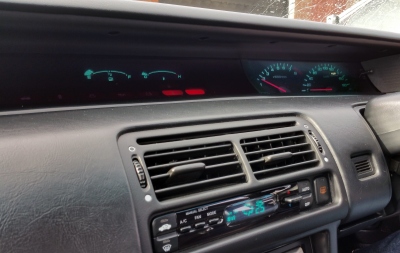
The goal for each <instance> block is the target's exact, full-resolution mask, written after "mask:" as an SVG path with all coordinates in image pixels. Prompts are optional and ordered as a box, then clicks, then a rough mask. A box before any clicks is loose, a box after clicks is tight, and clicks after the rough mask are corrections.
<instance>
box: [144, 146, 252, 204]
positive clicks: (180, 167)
mask: <svg viewBox="0 0 400 253" xmlns="http://www.w3.org/2000/svg"><path fill="white" fill-rule="evenodd" d="M144 160H145V163H146V166H147V170H148V172H149V175H150V179H151V182H152V184H153V187H154V191H155V193H156V195H157V198H158V199H159V200H164V199H168V198H173V197H177V196H181V195H187V194H191V193H195V192H201V191H206V190H209V189H213V188H219V187H223V186H227V185H231V184H238V183H244V182H246V177H245V174H244V173H243V170H242V167H241V164H240V163H239V161H238V159H237V156H236V153H235V152H234V150H233V145H232V143H230V142H220V143H214V144H207V145H200V146H190V147H183V148H176V149H168V150H159V151H156V152H147V153H146V154H145V155H144Z"/></svg>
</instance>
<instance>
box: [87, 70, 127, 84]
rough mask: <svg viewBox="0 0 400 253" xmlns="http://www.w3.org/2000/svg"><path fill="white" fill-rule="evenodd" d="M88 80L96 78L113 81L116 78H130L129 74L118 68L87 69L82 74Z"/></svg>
mask: <svg viewBox="0 0 400 253" xmlns="http://www.w3.org/2000/svg"><path fill="white" fill-rule="evenodd" d="M83 75H84V76H85V77H86V78H87V79H88V80H91V79H94V78H96V79H97V80H103V81H108V82H114V81H116V80H124V79H125V80H126V79H131V77H132V76H131V75H130V74H127V73H125V72H123V71H119V70H99V71H93V70H91V69H88V70H86V71H85V73H84V74H83Z"/></svg>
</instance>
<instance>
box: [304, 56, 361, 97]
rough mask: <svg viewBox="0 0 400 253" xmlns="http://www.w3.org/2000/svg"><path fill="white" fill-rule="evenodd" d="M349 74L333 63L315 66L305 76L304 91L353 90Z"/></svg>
mask: <svg viewBox="0 0 400 253" xmlns="http://www.w3.org/2000/svg"><path fill="white" fill-rule="evenodd" d="M352 90H353V85H351V83H350V81H349V79H348V78H347V76H346V75H345V74H344V73H343V71H342V70H341V69H339V68H337V67H336V66H335V65H333V64H329V63H322V64H318V65H317V66H315V67H313V68H312V69H311V70H310V71H308V72H307V73H306V75H305V76H304V78H303V83H302V90H301V91H302V92H346V91H352Z"/></svg>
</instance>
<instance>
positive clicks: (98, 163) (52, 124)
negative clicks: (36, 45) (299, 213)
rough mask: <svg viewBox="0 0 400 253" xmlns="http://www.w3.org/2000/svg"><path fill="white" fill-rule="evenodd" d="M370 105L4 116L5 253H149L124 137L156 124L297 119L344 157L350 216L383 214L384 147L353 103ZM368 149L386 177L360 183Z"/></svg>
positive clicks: (206, 104) (257, 104) (242, 105)
mask: <svg viewBox="0 0 400 253" xmlns="http://www.w3.org/2000/svg"><path fill="white" fill-rule="evenodd" d="M368 99H370V97H363V96H347V97H346V96H345V97H297V98H290V97H288V98H264V99H262V98H260V99H235V100H221V101H197V102H187V103H171V104H158V105H142V106H126V107H115V108H101V109H81V110H71V111H63V112H48V113H45V112H43V113H34V114H25V115H9V116H2V117H0V157H1V159H0V175H1V177H0V252H140V251H142V252H151V251H152V249H151V241H150V237H149V231H148V220H149V217H150V215H152V213H151V208H150V207H148V206H147V205H146V204H145V202H144V201H143V198H142V195H143V196H144V193H143V192H131V194H132V196H135V199H136V200H137V201H136V202H135V205H134V206H133V205H132V198H131V194H130V190H129V189H130V188H129V185H128V183H127V177H126V174H125V171H124V166H123V164H122V161H121V155H120V153H119V151H118V146H117V138H118V135H119V134H120V133H122V132H127V131H135V130H144V129H147V128H148V127H151V128H157V127H163V128H165V127H168V126H177V125H188V124H189V125H190V124H193V125H196V124H199V123H200V122H205V121H206V122H210V121H213V122H221V121H224V120H228V119H229V120H232V119H236V120H240V119H246V118H253V117H261V116H268V115H270V116H271V115H279V114H286V113H289V112H290V113H296V114H298V115H301V116H302V117H305V118H307V119H308V120H309V121H311V122H312V123H313V125H314V126H315V127H316V128H317V129H318V130H319V131H320V132H321V133H323V138H324V140H325V142H326V143H327V145H328V146H329V147H330V148H331V150H332V153H333V156H334V157H335V159H336V160H337V161H336V162H337V165H338V167H339V171H340V173H341V175H342V179H343V183H344V186H345V192H346V194H347V197H346V198H345V199H348V204H349V205H350V206H351V209H350V210H349V213H348V215H347V218H346V219H347V220H354V219H357V218H361V217H364V216H366V215H369V214H371V213H374V212H376V211H379V210H381V209H382V208H383V207H384V206H385V205H386V204H387V202H388V201H389V199H390V192H391V188H390V183H389V176H388V171H387V168H386V167H385V162H384V160H383V157H382V155H381V151H380V148H379V146H378V145H377V142H376V141H374V139H373V136H372V134H371V132H370V131H369V130H368V127H367V125H366V124H365V122H363V120H362V118H361V117H360V116H359V115H358V114H357V113H356V112H355V110H354V109H353V108H352V106H351V105H352V104H354V103H359V102H363V101H366V100H368ZM366 150H368V151H370V152H372V153H373V154H374V156H373V158H374V162H375V163H376V164H377V168H378V173H377V174H376V175H375V176H373V177H371V178H369V179H368V180H367V181H359V180H358V179H357V178H356V174H355V173H354V172H353V171H352V170H350V169H349V168H351V159H350V155H351V154H353V153H355V152H360V151H366ZM332 162H333V161H332ZM215 194H218V192H217V191H216V192H215ZM336 197H337V198H341V196H336ZM208 198H209V196H208V195H207V194H203V195H199V196H197V197H193V198H190V199H185V200H182V201H180V202H179V200H177V201H176V203H175V204H173V203H170V204H167V203H164V204H163V205H160V204H157V203H153V206H157V208H159V209H164V208H165V209H169V210H171V208H174V205H175V208H176V205H177V204H179V203H180V204H179V205H189V204H190V205H195V203H198V202H199V201H202V202H203V203H204V201H206V200H207V199H208ZM178 202H179V203H178ZM326 215H328V216H329V211H328V210H327V211H326V212H325V213H324V214H322V213H321V214H320V215H313V219H312V220H308V219H304V220H303V219H302V218H298V219H297V221H296V222H295V223H293V224H298V225H300V224H302V225H301V226H297V225H296V226H293V224H290V225H289V224H286V223H285V222H283V223H282V224H281V225H280V226H279V227H276V228H275V231H276V233H274V234H275V235H279V234H280V235H284V234H287V233H288V229H287V228H288V227H287V226H288V225H289V226H290V227H291V228H292V230H291V231H298V232H299V233H300V232H301V231H303V232H304V231H305V230H307V229H312V228H313V227H314V226H316V227H320V226H322V224H324V220H325V218H324V217H327V216H326ZM134 217H136V219H137V222H138V224H136V222H135V220H134ZM139 223H140V224H139ZM325 224H326V223H325ZM294 227H296V230H293V228H294ZM263 229H268V227H266V228H263ZM263 235H264V236H266V238H264V239H263V240H267V241H268V240H272V241H276V240H278V238H276V236H275V237H274V236H272V234H271V233H265V234H264V233H263ZM248 236H251V233H250V231H249V233H242V234H241V236H240V238H241V239H240V240H239V239H237V240H233V241H232V240H227V242H228V241H229V242H231V243H232V245H231V246H230V247H238V248H240V249H243V250H244V249H245V248H243V247H244V246H245V245H248V243H246V244H243V242H244V241H248V240H249V238H248ZM271 236H272V237H271ZM238 238H239V237H238ZM257 238H258V237H257ZM253 239H255V238H253ZM224 241H225V240H223V241H221V242H219V243H218V245H219V247H211V246H209V247H208V248H207V247H205V248H202V250H199V251H198V252H204V251H208V252H218V251H219V252H220V250H223V249H224V248H225V247H226V246H227V245H224V244H223V242H224ZM256 246H257V245H256V244H254V247H256ZM246 247H247V246H246ZM253 249H254V248H253ZM249 250H250V249H249ZM243 252H244V251H243Z"/></svg>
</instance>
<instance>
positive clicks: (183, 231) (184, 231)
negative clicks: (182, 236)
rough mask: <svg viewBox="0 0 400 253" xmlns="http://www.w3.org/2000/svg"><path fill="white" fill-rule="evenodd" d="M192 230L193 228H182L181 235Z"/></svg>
mask: <svg viewBox="0 0 400 253" xmlns="http://www.w3.org/2000/svg"><path fill="white" fill-rule="evenodd" d="M190 229H192V226H186V227H182V228H181V229H180V230H179V231H180V232H181V233H187V232H189V231H190Z"/></svg>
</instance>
